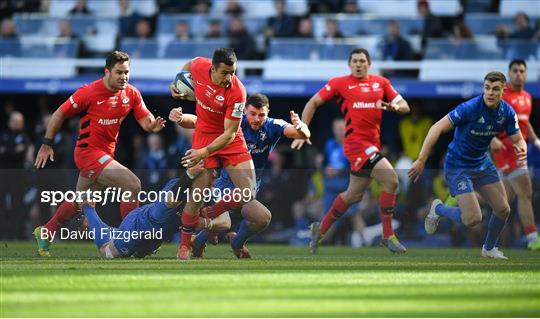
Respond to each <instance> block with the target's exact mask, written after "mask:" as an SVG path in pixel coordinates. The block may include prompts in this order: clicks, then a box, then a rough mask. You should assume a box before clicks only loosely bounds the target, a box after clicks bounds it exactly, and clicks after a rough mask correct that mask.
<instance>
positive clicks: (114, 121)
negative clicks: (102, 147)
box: [98, 119, 118, 125]
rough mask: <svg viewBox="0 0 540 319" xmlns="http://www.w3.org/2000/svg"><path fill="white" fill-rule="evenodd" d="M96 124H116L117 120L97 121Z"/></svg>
mask: <svg viewBox="0 0 540 319" xmlns="http://www.w3.org/2000/svg"><path fill="white" fill-rule="evenodd" d="M98 124H101V125H113V124H118V119H99V120H98Z"/></svg>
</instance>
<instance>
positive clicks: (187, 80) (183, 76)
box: [174, 71, 195, 101]
mask: <svg viewBox="0 0 540 319" xmlns="http://www.w3.org/2000/svg"><path fill="white" fill-rule="evenodd" d="M174 86H175V87H176V89H177V90H178V91H179V92H180V93H183V94H185V99H186V100H189V101H195V92H194V91H193V76H192V75H191V72H189V71H180V73H178V74H177V75H176V77H175V79H174Z"/></svg>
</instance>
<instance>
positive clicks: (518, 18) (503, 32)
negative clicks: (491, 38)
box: [496, 12, 535, 40]
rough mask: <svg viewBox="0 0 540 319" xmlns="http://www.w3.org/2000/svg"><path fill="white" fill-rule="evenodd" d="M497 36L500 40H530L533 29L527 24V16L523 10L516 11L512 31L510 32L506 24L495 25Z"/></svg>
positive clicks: (533, 33)
mask: <svg viewBox="0 0 540 319" xmlns="http://www.w3.org/2000/svg"><path fill="white" fill-rule="evenodd" d="M496 34H497V38H498V39H501V40H505V39H508V38H510V39H516V40H530V39H533V38H534V36H535V31H534V29H533V28H532V27H531V26H530V24H529V16H528V15H527V14H526V13H525V12H518V13H516V15H515V17H514V32H513V33H510V32H509V30H508V26H507V25H506V24H501V25H498V26H497V33H496Z"/></svg>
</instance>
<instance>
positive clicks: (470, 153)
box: [445, 95, 519, 168]
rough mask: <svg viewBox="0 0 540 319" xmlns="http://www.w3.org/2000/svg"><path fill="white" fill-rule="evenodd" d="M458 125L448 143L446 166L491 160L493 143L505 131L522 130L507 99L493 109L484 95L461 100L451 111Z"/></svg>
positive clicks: (476, 165) (469, 164)
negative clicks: (491, 144) (489, 152)
mask: <svg viewBox="0 0 540 319" xmlns="http://www.w3.org/2000/svg"><path fill="white" fill-rule="evenodd" d="M447 116H448V118H449V119H450V121H451V122H452V124H453V125H454V129H455V130H454V138H453V140H452V142H451V143H450V145H449V146H448V154H447V156H446V159H445V167H452V168H475V167H480V166H482V164H484V163H486V161H488V162H490V161H489V160H488V158H489V155H488V148H489V143H490V142H491V140H492V139H493V137H495V136H497V135H498V134H499V133H501V132H503V131H505V132H506V134H507V135H508V136H510V135H514V134H516V133H518V132H519V126H518V121H517V117H516V113H515V111H514V110H513V109H512V107H511V106H510V105H508V104H507V103H506V102H505V101H503V100H501V102H500V104H499V106H498V107H497V108H495V109H490V108H489V107H487V105H485V103H484V99H483V95H480V96H477V97H475V98H472V99H470V100H468V101H466V102H463V103H461V104H460V105H459V106H458V107H456V108H455V109H454V110H453V111H451V112H450V113H448V115H447Z"/></svg>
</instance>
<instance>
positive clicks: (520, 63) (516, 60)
mask: <svg viewBox="0 0 540 319" xmlns="http://www.w3.org/2000/svg"><path fill="white" fill-rule="evenodd" d="M514 64H518V65H523V66H524V67H525V69H526V68H527V63H525V60H522V59H513V60H512V61H510V64H508V70H510V69H511V68H512V67H513V66H514Z"/></svg>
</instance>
